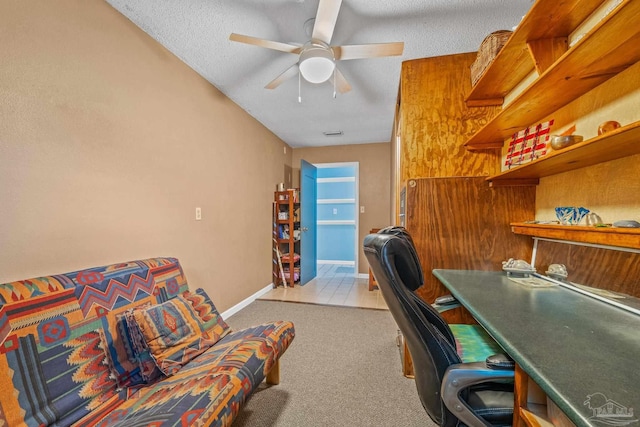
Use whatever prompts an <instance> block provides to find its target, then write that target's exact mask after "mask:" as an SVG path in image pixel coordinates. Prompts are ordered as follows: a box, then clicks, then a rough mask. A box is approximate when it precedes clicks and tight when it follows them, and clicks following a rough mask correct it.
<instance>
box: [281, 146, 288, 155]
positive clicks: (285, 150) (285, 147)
mask: <svg viewBox="0 0 640 427" xmlns="http://www.w3.org/2000/svg"><path fill="white" fill-rule="evenodd" d="M282 148H284V154H287V146H286V145H285V146H284V147H282Z"/></svg>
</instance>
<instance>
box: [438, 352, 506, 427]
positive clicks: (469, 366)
mask: <svg viewBox="0 0 640 427" xmlns="http://www.w3.org/2000/svg"><path fill="white" fill-rule="evenodd" d="M513 378H514V371H513V370H506V369H491V368H489V367H487V364H486V363H484V362H473V363H458V364H455V365H451V366H449V368H447V370H446V372H445V374H444V378H443V379H442V387H441V389H440V391H441V393H442V401H443V402H444V404H445V405H446V407H447V408H448V409H449V411H451V413H452V414H453V415H454V416H455V417H456V418H458V419H459V420H460V421H461V422H462V423H463V424H466V425H467V426H469V427H476V426H490V424H489V423H487V422H486V421H485V420H484V419H482V418H481V417H479V416H478V415H476V414H475V413H474V412H473V410H472V409H471V408H470V407H469V405H467V403H466V402H465V401H464V400H462V398H461V397H460V393H461V392H462V391H463V390H465V389H467V388H469V387H470V386H472V385H475V384H481V383H485V382H493V381H500V380H513Z"/></svg>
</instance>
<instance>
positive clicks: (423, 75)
mask: <svg viewBox="0 0 640 427" xmlns="http://www.w3.org/2000/svg"><path fill="white" fill-rule="evenodd" d="M475 57H476V54H475V53H465V54H457V55H448V56H440V57H436V58H425V59H417V60H412V61H406V62H404V63H403V64H402V74H401V81H400V107H399V112H398V120H399V122H400V123H399V125H398V128H399V129H400V133H401V140H400V144H401V161H400V182H401V183H405V182H406V181H407V180H409V179H415V178H428V177H442V176H479V175H494V174H496V173H498V172H499V163H500V159H499V153H498V152H490V151H488V152H482V153H470V152H468V151H467V150H466V149H465V148H464V147H463V144H464V142H465V141H466V140H467V139H468V138H469V137H471V136H472V135H473V134H474V132H476V131H477V130H478V129H480V128H481V127H482V126H484V125H485V124H486V123H487V121H488V119H489V118H491V117H493V116H494V115H495V114H496V113H497V112H498V111H499V110H500V107H473V108H469V107H467V105H466V104H465V101H464V97H465V94H467V93H468V92H469V91H470V89H471V77H470V69H469V67H470V66H471V63H472V62H473V61H474V60H475ZM397 190H398V191H399V189H397Z"/></svg>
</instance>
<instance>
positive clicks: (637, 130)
mask: <svg viewBox="0 0 640 427" xmlns="http://www.w3.org/2000/svg"><path fill="white" fill-rule="evenodd" d="M639 141H640V122H634V123H631V124H630V125H627V126H624V127H621V128H619V129H616V130H615V131H612V132H609V133H606V134H604V135H601V136H598V137H596V138H592V139H589V140H587V141H583V142H580V143H578V144H575V145H572V146H570V147H567V148H565V149H562V150H559V151H552V152H551V153H549V154H547V155H546V156H544V157H541V158H539V159H537V160H534V161H532V162H530V163H527V164H524V165H522V166H516V167H514V168H513V169H510V170H507V171H504V172H502V173H499V174H497V175H494V176H490V177H488V178H487V181H489V182H490V183H491V185H492V186H499V185H537V184H538V181H539V179H540V178H543V177H545V176H551V175H555V174H558V173H562V172H567V171H571V170H575V169H580V168H584V167H587V166H593V165H596V164H598V163H604V162H608V161H611V160H616V159H620V158H623V157H627V156H632V155H634V154H640V142H639Z"/></svg>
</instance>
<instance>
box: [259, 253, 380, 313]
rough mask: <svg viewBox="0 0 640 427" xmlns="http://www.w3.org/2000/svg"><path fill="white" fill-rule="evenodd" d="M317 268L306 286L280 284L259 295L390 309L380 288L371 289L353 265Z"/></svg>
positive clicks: (330, 265) (264, 297) (280, 299)
mask: <svg viewBox="0 0 640 427" xmlns="http://www.w3.org/2000/svg"><path fill="white" fill-rule="evenodd" d="M317 272H318V274H317V276H316V278H315V279H313V280H311V281H310V282H309V283H307V284H306V285H304V286H296V287H295V288H284V287H281V286H280V287H278V288H277V289H272V290H271V291H269V292H267V293H266V294H265V295H263V296H262V297H260V298H259V299H262V300H276V301H290V302H304V303H310V304H324V305H342V306H349V307H361V308H374V309H380V310H388V309H389V308H388V307H387V304H386V303H385V301H384V298H383V297H382V294H381V293H380V291H379V290H378V289H375V290H373V291H369V280H368V279H360V278H357V277H355V276H354V268H353V267H351V266H344V265H336V264H319V265H318V269H317Z"/></svg>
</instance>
